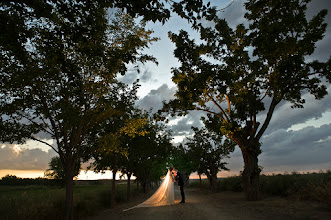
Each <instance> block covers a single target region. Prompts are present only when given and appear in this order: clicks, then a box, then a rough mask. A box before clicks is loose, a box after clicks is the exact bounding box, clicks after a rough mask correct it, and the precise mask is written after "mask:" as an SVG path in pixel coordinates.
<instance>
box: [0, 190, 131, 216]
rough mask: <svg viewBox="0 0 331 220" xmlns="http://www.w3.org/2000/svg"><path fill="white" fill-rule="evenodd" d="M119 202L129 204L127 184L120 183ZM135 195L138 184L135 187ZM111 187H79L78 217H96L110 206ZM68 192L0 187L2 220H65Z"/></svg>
mask: <svg viewBox="0 0 331 220" xmlns="http://www.w3.org/2000/svg"><path fill="white" fill-rule="evenodd" d="M116 187H117V189H116V195H115V197H116V202H118V203H121V202H125V201H126V184H118V185H117V186H116ZM131 189H132V190H131V193H132V194H133V195H134V194H135V193H136V191H137V189H136V187H135V185H133V186H132V187H131ZM110 196H111V186H110V184H98V185H97V184H93V185H88V184H87V185H75V186H74V212H75V216H76V218H81V217H83V216H89V215H94V214H96V213H97V212H99V211H101V210H103V209H107V208H109V207H110V205H111V204H110ZM64 200H65V190H64V188H58V187H50V186H48V187H45V186H0V216H1V219H45V218H47V219H63V217H64V216H63V213H64Z"/></svg>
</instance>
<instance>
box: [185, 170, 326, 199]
mask: <svg viewBox="0 0 331 220" xmlns="http://www.w3.org/2000/svg"><path fill="white" fill-rule="evenodd" d="M260 180H261V181H260V190H261V192H262V193H263V196H264V197H267V196H282V197H287V198H289V199H295V200H306V201H316V202H322V203H327V204H330V205H331V170H327V171H320V172H318V173H316V172H314V173H304V174H300V173H297V172H292V173H286V172H285V173H284V174H272V175H261V179H260ZM217 185H218V187H217V188H218V191H233V192H243V183H242V178H241V176H232V177H227V178H222V179H218V182H217ZM190 187H200V181H199V180H191V181H190ZM209 188H210V186H209V181H208V180H207V179H203V180H202V181H201V189H209Z"/></svg>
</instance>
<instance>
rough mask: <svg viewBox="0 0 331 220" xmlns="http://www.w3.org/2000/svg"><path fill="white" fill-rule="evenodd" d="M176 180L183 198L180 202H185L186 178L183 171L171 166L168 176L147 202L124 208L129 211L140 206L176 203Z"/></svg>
mask: <svg viewBox="0 0 331 220" xmlns="http://www.w3.org/2000/svg"><path fill="white" fill-rule="evenodd" d="M175 182H177V184H178V186H179V189H180V194H181V197H182V200H181V202H180V203H185V193H184V179H183V175H182V173H181V172H179V171H178V170H177V169H176V168H173V167H171V168H170V169H169V170H168V173H167V175H166V177H165V178H164V180H163V182H162V184H161V186H160V187H159V188H158V190H157V191H156V192H155V193H154V194H153V195H152V196H151V197H150V198H149V199H147V200H146V201H145V202H143V203H141V204H139V205H137V206H134V207H132V208H129V209H126V210H123V211H127V210H130V209H133V208H138V207H151V206H164V205H173V204H175V186H174V185H175Z"/></svg>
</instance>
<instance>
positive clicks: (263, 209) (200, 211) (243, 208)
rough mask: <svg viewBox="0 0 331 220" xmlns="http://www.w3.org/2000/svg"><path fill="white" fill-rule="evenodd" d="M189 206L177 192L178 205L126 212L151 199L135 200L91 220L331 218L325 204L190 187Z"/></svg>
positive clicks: (187, 201) (280, 219) (187, 191)
mask: <svg viewBox="0 0 331 220" xmlns="http://www.w3.org/2000/svg"><path fill="white" fill-rule="evenodd" d="M185 194H186V203H185V204H180V203H179V202H180V194H179V190H177V189H176V194H175V196H176V201H175V205H171V206H162V207H150V208H135V209H131V210H129V211H125V212H123V209H126V208H130V207H133V206H135V205H137V204H140V203H141V202H143V201H144V200H145V199H147V198H135V199H134V200H133V201H132V202H130V203H126V204H121V205H118V206H116V207H115V208H114V209H109V210H106V211H105V212H103V213H100V215H99V216H95V217H92V218H89V219H92V220H99V219H132V220H140V219H144V220H146V219H156V220H167V219H169V220H175V219H179V220H186V219H189V220H195V219H196V220H198V219H199V220H200V219H211V220H213V219H218V220H222V219H224V220H227V219H230V220H231V219H244V220H246V219H247V220H249V219H268V220H269V219H271V220H276V219H279V220H289V219H296V220H298V219H318V220H324V219H325V220H326V219H331V208H329V207H327V206H326V205H325V204H324V205H323V204H319V203H312V202H300V201H293V200H287V199H284V198H280V197H269V198H265V199H264V200H263V201H255V202H248V201H245V198H244V194H243V193H234V192H220V193H215V194H214V193H211V192H207V191H200V190H199V189H197V188H189V189H186V191H185Z"/></svg>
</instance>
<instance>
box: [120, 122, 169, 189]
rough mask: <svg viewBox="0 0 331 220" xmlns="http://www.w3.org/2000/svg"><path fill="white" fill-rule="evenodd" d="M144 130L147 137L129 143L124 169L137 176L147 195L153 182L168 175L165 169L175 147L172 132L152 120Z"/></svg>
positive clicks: (131, 140)
mask: <svg viewBox="0 0 331 220" xmlns="http://www.w3.org/2000/svg"><path fill="white" fill-rule="evenodd" d="M143 129H144V130H145V131H146V132H147V133H146V135H144V136H136V137H134V138H133V139H130V141H129V142H127V144H126V146H127V148H128V154H127V157H126V161H125V164H124V166H123V167H125V170H126V172H130V173H132V175H134V176H136V178H137V181H138V182H139V183H140V185H141V186H142V188H143V191H144V192H145V193H146V192H148V191H149V189H150V188H149V187H150V183H151V182H156V181H159V180H160V177H161V176H164V175H165V174H166V172H167V170H166V169H165V167H167V164H168V162H169V160H170V155H171V151H172V148H173V146H172V144H171V142H170V141H171V135H170V132H169V131H167V130H166V129H165V127H164V126H163V125H162V124H160V123H158V122H156V121H154V120H152V118H150V117H149V118H148V121H147V123H146V125H145V126H143Z"/></svg>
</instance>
